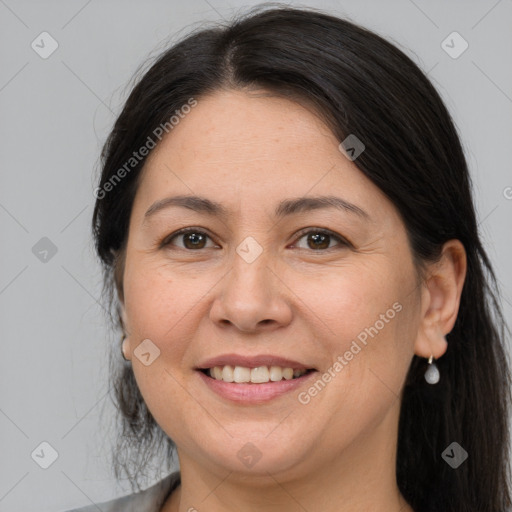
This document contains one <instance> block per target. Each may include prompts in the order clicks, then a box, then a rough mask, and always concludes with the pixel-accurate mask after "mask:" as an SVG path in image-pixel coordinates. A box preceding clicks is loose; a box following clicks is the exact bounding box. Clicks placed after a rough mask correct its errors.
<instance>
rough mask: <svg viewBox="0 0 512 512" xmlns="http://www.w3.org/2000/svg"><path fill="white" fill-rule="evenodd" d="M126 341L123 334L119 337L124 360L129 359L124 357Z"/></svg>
mask: <svg viewBox="0 0 512 512" xmlns="http://www.w3.org/2000/svg"><path fill="white" fill-rule="evenodd" d="M127 341H128V338H125V337H124V336H123V337H122V338H121V354H122V356H123V359H124V360H125V361H129V359H128V358H127V357H126V343H127Z"/></svg>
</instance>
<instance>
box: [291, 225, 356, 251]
mask: <svg viewBox="0 0 512 512" xmlns="http://www.w3.org/2000/svg"><path fill="white" fill-rule="evenodd" d="M302 238H306V245H307V247H299V249H304V248H306V249H311V250H312V251H323V250H325V249H332V246H330V244H331V242H332V241H337V242H338V245H339V246H342V247H343V246H345V247H347V246H348V245H349V243H348V242H346V241H345V240H343V238H341V237H340V236H338V235H335V234H334V233H331V232H330V231H322V230H309V231H306V232H303V234H302V236H301V237H300V238H299V240H301V239H302Z"/></svg>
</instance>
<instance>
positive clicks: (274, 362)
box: [197, 354, 314, 370]
mask: <svg viewBox="0 0 512 512" xmlns="http://www.w3.org/2000/svg"><path fill="white" fill-rule="evenodd" d="M226 365H230V366H244V367H246V368H257V367H258V366H281V367H282V368H293V369H299V370H302V369H304V370H310V369H314V368H313V367H312V366H308V365H306V364H304V363H300V362H299V361H294V360H292V359H287V358H285V357H280V356H276V355H268V354H260V355H255V356H243V355H239V354H222V355H220V356H216V357H212V358H210V359H207V360H206V361H203V362H201V363H200V364H199V365H198V366H197V369H198V370H205V369H208V368H213V367H214V366H226Z"/></svg>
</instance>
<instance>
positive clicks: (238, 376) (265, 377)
mask: <svg viewBox="0 0 512 512" xmlns="http://www.w3.org/2000/svg"><path fill="white" fill-rule="evenodd" d="M199 371H201V372H202V373H204V374H205V375H206V376H207V377H210V378H212V379H214V380H220V381H223V382H232V383H235V384H265V383H268V382H280V381H282V380H294V379H298V378H300V377H303V376H304V375H306V374H308V373H311V372H313V371H315V370H314V369H312V368H311V369H305V368H290V367H282V366H257V367H255V368H249V367H246V366H231V365H224V366H214V367H213V368H202V369H199Z"/></svg>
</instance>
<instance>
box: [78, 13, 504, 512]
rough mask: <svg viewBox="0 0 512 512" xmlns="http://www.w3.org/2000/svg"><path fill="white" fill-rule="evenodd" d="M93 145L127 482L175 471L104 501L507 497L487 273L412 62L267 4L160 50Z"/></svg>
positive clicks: (114, 505) (461, 174)
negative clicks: (156, 461) (150, 469)
mask: <svg viewBox="0 0 512 512" xmlns="http://www.w3.org/2000/svg"><path fill="white" fill-rule="evenodd" d="M102 157H103V169H102V175H101V179H100V183H99V186H98V188H97V189H96V197H97V201H96V206H95V211H94V218H93V227H94V235H95V240H96V248H97V251H98V254H99V257H100V259H101V261H102V263H103V264H104V270H105V283H106V289H107V291H108V290H110V292H111V298H112V304H113V306H114V307H116V308H117V312H118V315H119V327H120V328H121V329H122V332H123V342H122V353H123V355H124V357H125V359H126V361H125V362H123V363H120V361H119V360H118V359H115V360H113V372H112V375H113V379H114V384H115V389H116V398H117V401H118V404H119V410H120V413H121V430H120V443H119V447H118V450H117V455H116V470H117V474H118V476H119V475H120V474H121V473H122V472H123V471H124V472H125V473H126V474H127V475H128V476H129V477H130V479H131V481H132V482H133V489H134V490H135V489H136V487H137V486H138V477H139V476H140V475H141V474H142V473H143V471H144V469H145V468H146V467H147V464H148V461H149V459H150V458H151V457H152V456H153V455H155V454H158V456H159V457H160V459H161V460H163V461H164V462H165V463H167V464H168V465H167V468H169V467H170V466H169V464H170V461H171V459H172V455H173V453H174V450H176V452H177V456H178V459H179V465H180V472H179V473H173V474H171V475H169V476H168V477H167V478H165V479H163V480H162V481H160V482H159V483H158V484H156V485H154V486H153V487H151V488H150V489H147V490H145V491H141V492H139V493H134V494H132V495H130V496H127V497H124V498H121V499H118V500H113V501H111V502H109V503H108V504H101V508H102V510H105V511H106V510H109V511H113V510H124V511H126V510H137V511H162V512H177V511H180V512H182V511H193V510H198V511H204V510H207V511H209V512H216V511H221V510H222V511H231V510H243V511H252V510H258V511H292V510H293V511H295V510H308V511H317V510H322V511H323V512H330V511H336V512H340V511H351V512H354V511H366V510H372V511H383V512H384V511H386V512H390V511H396V512H398V511H403V512H405V511H407V512H411V511H414V512H426V511H441V510H442V511H443V512H462V511H478V512H491V511H492V512H498V511H505V510H508V507H510V504H511V500H510V482H509V478H508V476H509V475H508V473H507V469H508V424H507V418H508V404H509V399H510V376H509V366H508V362H507V359H506V357H505V356H506V354H505V351H504V342H505V328H504V323H503V320H502V317H501V313H500V307H499V301H498V294H497V292H495V291H494V288H495V287H494V288H493V287H492V286H491V285H492V284H494V285H495V278H494V274H493V272H492V268H491V265H490V263H489V260H488V258H487V255H486V253H485V251H484V249H483V247H482V245H481V242H480V239H479V235H478V231H477V222H476V218H475V211H474V207H473V201H472V196H471V186H470V180H469V174H468V169H467V165H466V162H465V158H464V154H463V151H462V149H461V145H460V142H459V139H458V136H457V132H456V129H455V127H454V125H453V122H452V120H451V118H450V115H449V113H448V112H447V110H446V108H445V106H444V105H443V103H442V101H441V99H440V97H439V95H438V94H437V92H436V91H435V89H434V88H433V86H432V85H431V84H430V83H429V81H428V80H427V78H426V77H425V75H424V74H423V73H422V72H421V71H420V70H419V69H418V67H417V66H416V65H415V64H414V63H413V62H412V61H411V60H410V59H409V58H408V57H407V56H405V55H404V54H403V53H402V52H401V51H399V50H398V49H397V48H395V47H394V46H393V45H391V44H390V43H388V42H386V41H385V40H383V39H382V38H380V37H379V36H377V35H375V34H373V33H371V32H369V31H367V30H365V29H363V28H361V27H358V26H356V25H354V24H352V23H349V22H347V21H345V20H342V19H338V18H336V17H333V16H330V15H327V14H323V13H320V12H318V11H316V10H311V9H292V8H273V9H266V10H265V9H263V10H261V9H260V10H257V11H256V12H255V13H251V14H250V15H247V16H245V17H244V18H241V19H238V20H235V21H233V22H232V23H231V24H230V25H229V26H226V27H224V28H213V29H208V30H201V31H198V32H195V33H193V34H191V35H189V36H188V37H186V38H185V39H184V40H182V41H181V42H180V43H179V44H176V45H175V46H173V47H172V48H170V49H169V50H167V51H166V52H165V53H163V54H162V55H161V56H160V57H159V58H158V60H157V61H156V62H155V63H154V64H153V66H152V67H151V68H150V69H149V70H148V71H147V72H146V73H145V74H144V76H143V77H142V78H141V79H140V81H139V82H138V84H137V85H136V86H135V88H134V89H133V92H132V93H131V95H130V97H129V98H128V100H127V102H126V105H125V107H124V109H123V111H122V113H121V115H120V116H119V118H118V119H117V121H116V124H115V126H114V128H113V131H112V133H111V134H110V136H109V138H108V141H107V143H106V145H105V147H104V151H103V154H102ZM119 349H120V347H119V346H116V348H115V350H116V352H115V353H116V355H117V356H119V354H120V350H119ZM118 351H119V352H118ZM120 364H122V367H121V366H120ZM139 490H140V486H139ZM130 507H131V508H130ZM93 508H94V507H90V508H86V509H83V510H92V509H93Z"/></svg>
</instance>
